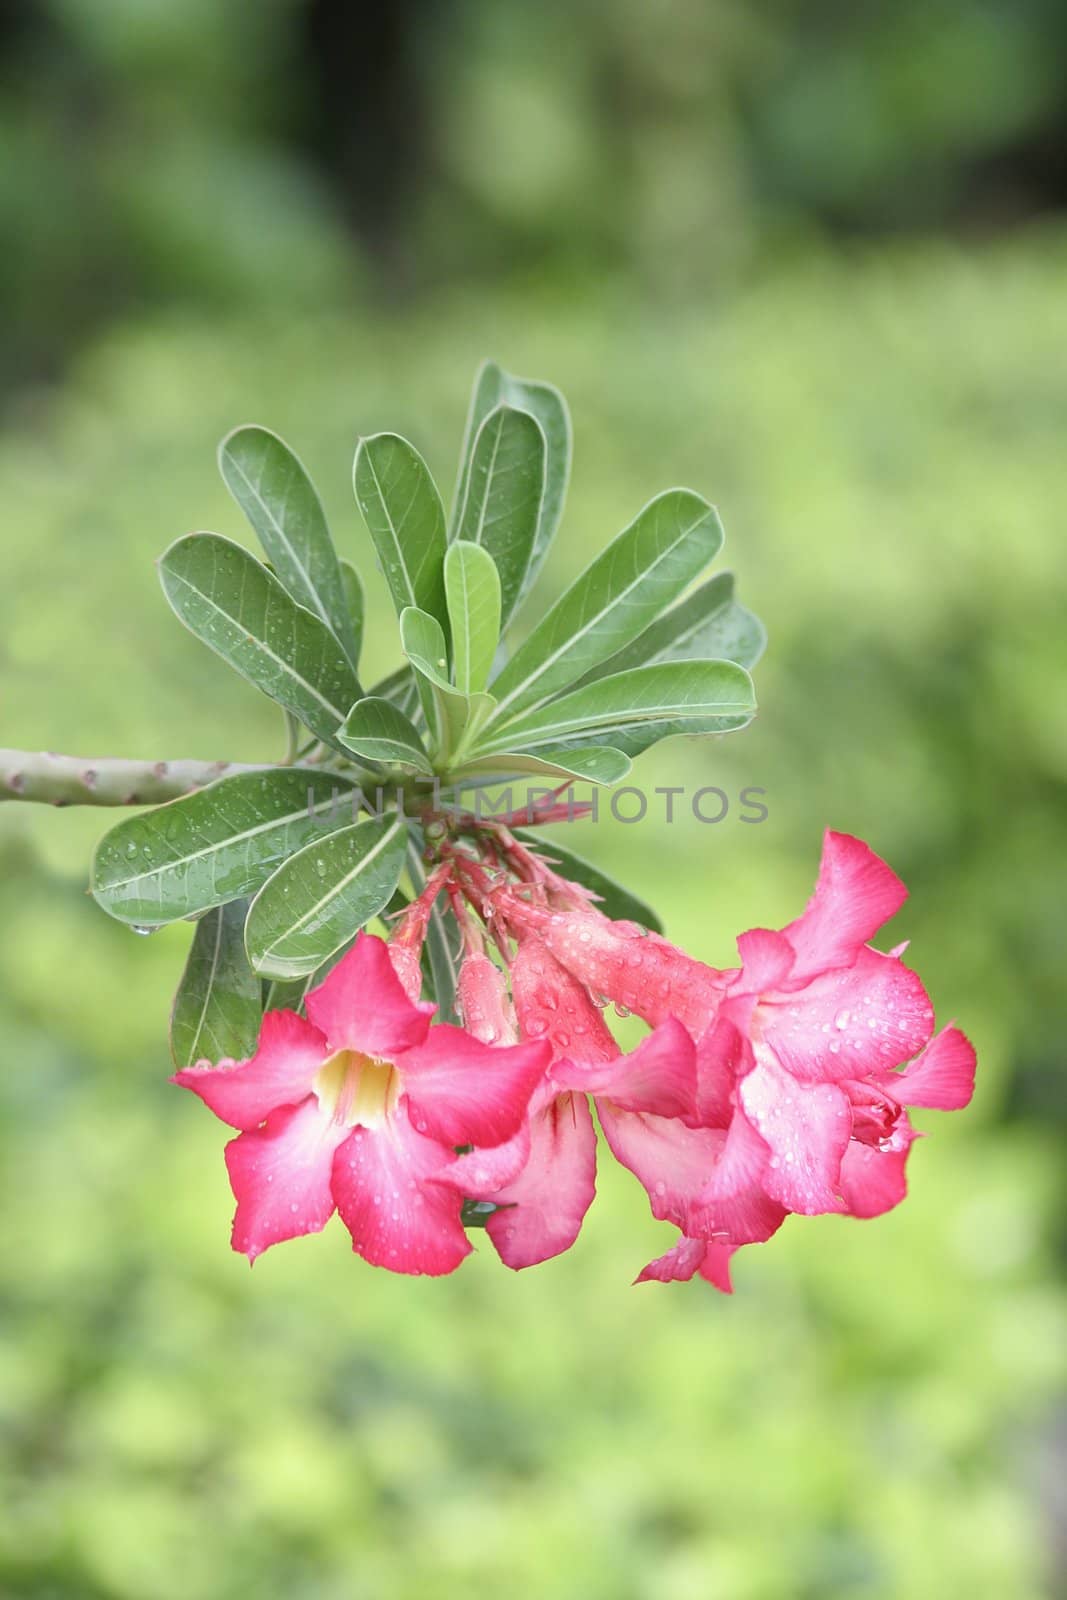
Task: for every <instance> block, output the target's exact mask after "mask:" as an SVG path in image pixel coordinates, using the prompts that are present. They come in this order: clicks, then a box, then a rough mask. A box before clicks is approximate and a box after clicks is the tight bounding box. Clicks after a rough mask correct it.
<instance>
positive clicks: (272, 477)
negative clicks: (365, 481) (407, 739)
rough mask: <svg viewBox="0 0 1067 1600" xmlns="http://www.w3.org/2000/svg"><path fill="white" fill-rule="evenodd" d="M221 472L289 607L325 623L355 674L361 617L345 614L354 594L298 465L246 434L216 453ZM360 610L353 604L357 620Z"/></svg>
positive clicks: (267, 440)
mask: <svg viewBox="0 0 1067 1600" xmlns="http://www.w3.org/2000/svg"><path fill="white" fill-rule="evenodd" d="M219 468H220V470H221V472H222V476H223V478H224V479H225V480H226V486H227V488H228V489H229V491H230V493H231V494H232V495H233V497H234V499H235V500H236V501H237V504H238V505H239V506H240V507H241V509H242V511H244V513H245V515H246V516H247V518H248V520H249V522H250V523H251V524H252V527H253V528H254V529H255V532H256V533H257V534H258V536H259V542H260V544H261V545H262V546H263V549H264V551H265V552H266V555H267V559H268V560H269V562H270V564H271V567H272V568H273V570H274V572H275V574H276V575H277V577H279V578H280V579H281V581H282V583H283V584H284V585H285V587H286V588H287V589H288V591H289V593H290V594H291V595H292V597H293V599H294V600H296V601H297V602H298V603H299V604H300V605H302V606H304V607H306V609H307V610H308V611H312V612H314V613H315V615H316V616H318V617H319V618H320V619H321V620H322V621H323V622H325V624H326V626H327V627H328V628H329V629H330V630H331V632H332V633H333V634H334V635H335V637H336V638H337V639H338V640H339V641H340V642H341V644H342V645H343V647H344V649H345V651H346V653H347V655H348V658H349V660H350V661H351V663H352V666H353V668H354V669H358V667H359V649H358V643H357V636H356V624H357V621H358V620H359V617H358V615H357V616H353V615H352V614H351V613H350V611H349V598H350V596H351V597H353V598H355V595H356V591H353V589H352V587H351V579H349V580H348V584H347V585H346V581H345V579H344V577H343V576H342V573H341V567H340V563H339V562H338V559H337V554H336V551H335V550H334V547H333V540H332V539H331V538H330V530H329V528H328V527H327V525H326V514H325V512H324V511H323V509H322V501H321V500H320V499H319V497H318V494H317V493H316V491H315V486H314V484H313V483H312V482H311V480H310V478H309V477H308V475H307V473H306V472H305V471H304V468H303V466H302V465H301V463H300V462H299V461H298V460H297V458H296V456H295V455H294V454H293V452H292V451H291V450H290V449H289V447H288V445H286V444H284V443H283V441H282V440H281V439H279V438H278V436H277V434H273V433H271V432H270V431H269V430H268V429H267V428H256V427H245V428H235V429H234V431H233V432H232V433H230V434H227V436H226V438H225V439H223V441H222V443H221V444H220V445H219ZM349 570H350V571H351V572H352V573H353V574H354V573H355V569H354V568H350V569H349ZM356 582H357V584H358V575H356ZM360 606H361V601H360V600H359V599H358V598H355V607H354V609H355V610H356V611H357V613H359V611H360Z"/></svg>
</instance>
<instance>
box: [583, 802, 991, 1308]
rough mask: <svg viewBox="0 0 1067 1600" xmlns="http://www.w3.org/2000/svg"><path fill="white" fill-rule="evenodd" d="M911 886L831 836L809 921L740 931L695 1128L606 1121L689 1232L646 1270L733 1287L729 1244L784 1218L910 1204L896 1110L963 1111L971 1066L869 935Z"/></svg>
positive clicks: (625, 1156)
mask: <svg viewBox="0 0 1067 1600" xmlns="http://www.w3.org/2000/svg"><path fill="white" fill-rule="evenodd" d="M906 893H907V891H906V890H905V888H904V885H903V884H902V883H901V882H900V880H899V879H898V878H897V877H896V876H895V874H894V873H892V872H891V871H890V869H889V868H888V867H887V866H886V865H885V863H884V862H883V861H881V860H879V858H878V857H877V856H876V855H874V853H873V852H872V851H871V850H869V849H868V847H867V846H866V845H865V844H863V843H861V841H860V840H858V839H853V838H851V837H850V836H848V835H847V834H835V833H828V834H827V836H826V840H825V844H824V849H823V858H822V864H821V867H820V871H819V880H818V884H817V887H816V890H815V894H814V896H813V897H812V899H811V901H810V902H809V904H808V907H807V909H806V910H805V912H804V914H803V915H802V916H801V917H799V918H798V919H797V920H796V921H795V922H792V923H790V924H789V926H788V927H787V928H785V929H783V930H782V931H781V932H780V933H774V932H771V931H769V930H767V929H755V930H753V931H752V932H750V933H746V934H743V935H742V936H741V938H740V939H739V940H738V949H739V951H740V954H741V960H742V966H741V967H740V968H739V969H737V970H736V971H734V972H728V973H725V974H723V981H724V992H723V995H722V998H721V1001H720V1003H719V1005H718V1008H717V1010H716V1012H715V1015H714V1020H713V1021H712V1023H711V1025H710V1027H709V1028H708V1029H707V1031H706V1032H705V1033H704V1034H703V1036H702V1037H701V1039H700V1041H699V1044H698V1046H697V1072H698V1094H697V1099H698V1108H699V1116H700V1122H701V1124H702V1126H701V1127H699V1128H695V1129H690V1128H686V1127H680V1126H678V1125H677V1124H674V1125H666V1126H661V1125H659V1124H658V1123H655V1124H654V1123H653V1121H652V1119H649V1118H645V1119H644V1121H643V1124H642V1126H641V1127H640V1128H637V1127H634V1126H631V1125H628V1124H619V1123H618V1122H617V1121H614V1120H612V1119H607V1120H605V1119H604V1118H603V1117H602V1123H603V1127H604V1132H605V1135H606V1137H607V1138H608V1140H609V1141H610V1142H611V1144H612V1148H613V1149H614V1151H615V1154H616V1156H617V1157H618V1158H619V1160H620V1161H622V1162H623V1163H624V1164H625V1165H626V1166H628V1167H630V1168H631V1170H632V1171H634V1172H635V1173H636V1174H637V1176H638V1177H639V1178H640V1179H641V1181H642V1182H643V1183H644V1185H645V1187H646V1188H647V1189H648V1192H649V1196H650V1199H651V1202H652V1209H653V1212H654V1214H655V1215H656V1216H658V1217H663V1218H665V1219H668V1220H670V1221H673V1222H674V1223H675V1224H676V1225H677V1226H678V1227H679V1228H680V1230H681V1232H682V1235H683V1238H682V1240H681V1241H680V1242H679V1244H678V1245H676V1246H675V1248H674V1250H672V1251H670V1252H668V1254H667V1255H666V1256H664V1257H661V1258H660V1260H659V1261H656V1262H653V1263H652V1264H651V1265H650V1266H649V1267H647V1268H646V1269H645V1271H644V1273H642V1275H641V1276H642V1277H643V1278H649V1277H654V1278H658V1279H661V1280H666V1279H669V1278H679V1277H692V1275H693V1273H694V1272H697V1271H700V1272H701V1273H703V1275H704V1276H706V1277H709V1278H710V1279H711V1281H713V1282H718V1281H719V1280H720V1278H721V1279H723V1280H724V1282H723V1283H720V1287H722V1286H728V1284H729V1276H728V1261H729V1256H730V1254H731V1253H732V1251H733V1250H734V1249H736V1248H737V1247H738V1246H739V1245H741V1244H745V1243H755V1242H759V1241H760V1240H763V1239H766V1238H769V1237H770V1235H771V1233H773V1232H774V1231H775V1230H776V1228H777V1227H778V1226H779V1225H780V1223H781V1221H782V1220H783V1218H784V1217H785V1215H786V1214H787V1213H788V1212H791V1211H792V1212H800V1213H803V1214H806V1215H812V1214H815V1213H818V1212H826V1211H838V1212H849V1213H851V1214H852V1215H853V1216H860V1217H872V1216H877V1215H879V1214H880V1213H882V1212H884V1211H887V1210H889V1209H890V1208H891V1207H893V1206H895V1205H897V1204H898V1203H899V1202H900V1200H902V1199H903V1198H904V1194H905V1192H906V1184H905V1174H904V1169H905V1164H906V1161H907V1157H908V1152H909V1150H910V1148H911V1145H912V1142H913V1141H914V1139H915V1137H916V1134H915V1131H914V1129H913V1128H912V1127H911V1124H910V1122H909V1120H908V1116H907V1113H906V1111H905V1109H904V1108H905V1106H909V1105H912V1106H933V1107H937V1108H938V1109H941V1110H955V1109H958V1108H960V1107H962V1106H965V1105H966V1104H967V1102H968V1101H969V1100H970V1097H971V1093H972V1091H973V1087H974V1070H975V1056H974V1050H973V1048H972V1046H971V1044H970V1042H969V1041H968V1040H967V1038H966V1037H965V1035H964V1034H963V1033H961V1032H960V1030H959V1029H958V1028H955V1027H949V1028H947V1029H945V1030H944V1032H942V1033H941V1034H939V1035H938V1036H937V1037H936V1038H932V1037H931V1035H932V1031H933V1011H932V1009H931V1006H930V1002H929V999H928V997H927V994H926V991H925V989H924V988H923V985H922V982H921V981H920V979H919V978H918V977H917V975H916V974H915V973H913V972H911V971H910V970H909V969H908V968H907V967H905V966H904V965H903V963H902V962H901V960H900V955H901V949H902V948H903V947H901V949H897V950H894V951H893V952H891V953H890V954H889V955H883V954H881V953H880V952H878V951H876V950H874V949H872V948H871V947H870V945H869V944H867V942H866V941H867V940H868V939H869V938H870V937H871V936H872V935H873V934H874V933H875V932H876V931H877V930H878V928H879V927H880V926H881V925H882V923H883V922H884V921H885V920H886V919H887V918H888V917H890V916H892V915H893V914H894V912H896V911H897V910H898V909H899V907H900V905H901V904H902V903H903V900H904V898H905V896H906ZM907 1062H910V1065H906V1066H904V1067H903V1070H899V1069H900V1068H901V1066H902V1064H903V1063H907ZM656 1141H658V1144H659V1148H658V1149H657V1148H656ZM702 1242H703V1243H705V1244H714V1245H715V1246H716V1249H715V1251H714V1252H713V1254H712V1255H710V1256H709V1255H708V1254H707V1253H706V1252H705V1253H701V1251H700V1249H699V1245H700V1244H701V1243H702Z"/></svg>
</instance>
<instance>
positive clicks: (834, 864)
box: [782, 832, 908, 978]
mask: <svg viewBox="0 0 1067 1600" xmlns="http://www.w3.org/2000/svg"><path fill="white" fill-rule="evenodd" d="M907 897H908V891H907V889H906V888H905V887H904V885H903V883H901V881H900V879H899V878H898V877H897V875H896V873H895V872H893V871H892V870H891V868H889V867H887V866H886V864H885V862H884V861H883V860H882V859H881V857H879V856H876V855H875V853H874V851H873V850H872V849H871V848H870V847H869V846H868V845H865V844H864V843H863V841H862V839H854V838H853V837H852V835H851V834H848V833H830V832H828V833H827V834H826V837H825V839H824V840H823V850H822V861H821V862H820V864H819V881H818V883H817V884H816V885H815V893H814V894H813V895H812V897H811V899H810V900H809V901H808V904H807V907H806V908H805V910H804V913H803V915H802V916H800V917H798V918H797V920H796V921H795V922H791V923H790V924H789V926H788V927H787V928H783V929H782V932H783V934H784V935H785V937H786V938H787V939H788V940H789V942H790V944H791V945H792V946H793V949H794V950H795V951H796V953H797V962H796V967H795V969H794V973H793V976H794V978H801V977H811V976H813V975H814V974H815V973H817V972H824V971H825V970H826V969H827V968H829V967H839V966H843V965H846V964H847V963H848V962H849V961H851V960H852V957H853V956H854V955H855V953H856V951H857V950H858V949H859V948H860V946H861V945H863V944H866V943H867V941H868V940H869V939H871V938H873V936H874V934H875V933H877V931H878V929H879V928H880V927H881V926H882V924H883V922H886V921H888V919H889V918H890V917H891V916H893V915H894V914H895V913H896V912H897V911H899V910H900V908H901V906H902V905H903V904H904V901H905V900H906V899H907Z"/></svg>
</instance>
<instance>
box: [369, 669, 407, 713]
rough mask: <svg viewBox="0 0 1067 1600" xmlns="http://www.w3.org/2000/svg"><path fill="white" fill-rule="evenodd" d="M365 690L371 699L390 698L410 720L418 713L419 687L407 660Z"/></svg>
mask: <svg viewBox="0 0 1067 1600" xmlns="http://www.w3.org/2000/svg"><path fill="white" fill-rule="evenodd" d="M367 692H368V694H369V695H370V696H371V697H372V698H373V699H376V700H390V701H391V702H392V703H393V705H394V706H396V708H397V710H398V711H402V712H403V713H404V715H405V716H406V717H408V718H410V719H411V720H412V721H414V719H415V717H416V716H417V715H418V713H419V708H420V702H419V688H418V684H417V683H416V681H415V674H414V672H413V671H412V670H411V665H410V663H409V662H405V663H404V665H403V666H402V667H397V669H396V671H395V672H390V674H389V676H388V677H386V678H382V679H381V681H380V682H379V683H376V684H375V685H374V687H373V688H372V689H369V690H368V691H367Z"/></svg>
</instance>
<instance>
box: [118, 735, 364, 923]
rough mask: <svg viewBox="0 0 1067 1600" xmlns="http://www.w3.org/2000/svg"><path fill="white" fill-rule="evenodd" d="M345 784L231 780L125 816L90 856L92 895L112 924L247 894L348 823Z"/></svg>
mask: <svg viewBox="0 0 1067 1600" xmlns="http://www.w3.org/2000/svg"><path fill="white" fill-rule="evenodd" d="M351 796H352V785H351V784H350V783H349V782H348V780H347V779H346V778H341V777H339V776H337V775H336V774H331V773H327V772H317V771H311V770H308V769H301V768H299V767H293V768H289V767H275V768H273V769H272V770H269V771H265V772H239V773H235V774H234V776H233V777H230V778H220V779H219V781H218V782H217V783H212V784H210V785H209V786H208V787H207V788H206V789H198V790H197V791H196V792H195V793H194V794H188V795H183V797H182V798H181V799H180V800H172V801H170V803H169V804H168V805H164V806H157V807H156V808H155V810H153V811H145V812H142V813H141V814H139V815H138V816H135V817H127V818H125V819H124V820H123V821H122V822H120V823H119V824H118V826H117V827H115V828H112V829H111V831H110V832H109V833H106V834H105V835H104V837H103V838H102V839H101V841H100V843H99V844H98V845H97V847H96V853H95V855H94V857H93V865H92V877H91V888H92V892H93V894H94V895H95V897H96V899H97V901H98V903H99V904H100V905H101V906H102V907H103V908H104V910H105V911H107V912H109V913H110V914H111V916H113V917H117V918H118V920H119V921H120V922H133V923H143V924H146V925H148V926H155V925H158V924H160V923H164V922H175V921H177V920H178V918H179V917H188V916H192V915H195V914H196V913H197V912H200V911H206V910H208V909H210V907H212V906H217V905H223V904H224V903H225V902H226V901H228V900H237V899H239V898H240V897H241V896H242V895H245V894H250V893H252V892H253V891H254V890H256V889H258V888H259V887H260V885H261V884H263V883H265V882H266V881H267V879H268V878H269V877H270V875H271V873H272V872H274V870H275V868H276V867H277V866H278V864H279V862H281V861H284V860H285V859H286V857H287V856H289V855H291V854H292V852H293V851H294V850H298V849H299V848H300V847H301V846H302V845H304V844H306V843H307V841H308V840H309V839H315V838H318V837H321V835H322V834H323V833H324V832H325V831H327V830H329V829H331V828H337V827H340V826H342V825H343V824H344V823H345V822H346V821H347V820H348V819H349V818H350V817H351V814H352V813H351V809H350V808H351Z"/></svg>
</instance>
